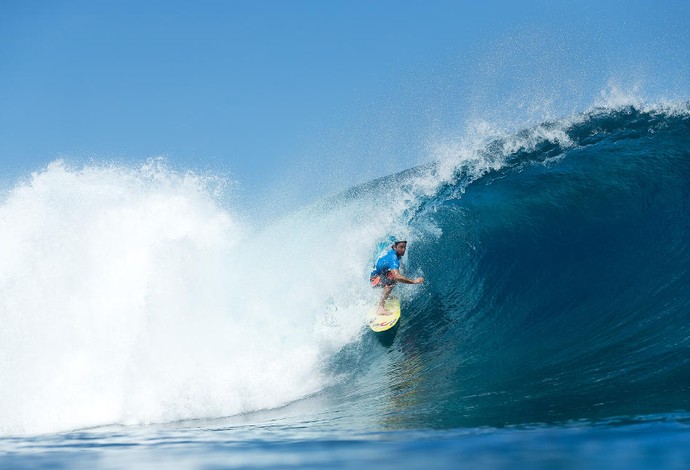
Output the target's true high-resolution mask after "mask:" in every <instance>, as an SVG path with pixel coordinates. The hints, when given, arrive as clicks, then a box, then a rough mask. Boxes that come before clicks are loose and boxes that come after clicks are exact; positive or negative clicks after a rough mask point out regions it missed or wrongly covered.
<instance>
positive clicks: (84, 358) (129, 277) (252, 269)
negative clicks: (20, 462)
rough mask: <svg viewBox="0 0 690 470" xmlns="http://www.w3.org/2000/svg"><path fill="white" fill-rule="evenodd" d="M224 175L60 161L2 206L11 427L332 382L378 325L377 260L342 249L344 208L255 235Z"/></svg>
mask: <svg viewBox="0 0 690 470" xmlns="http://www.w3.org/2000/svg"><path fill="white" fill-rule="evenodd" d="M215 183H217V182H214V181H209V180H208V179H207V178H203V177H200V176H198V175H194V174H189V173H179V172H175V171H171V170H170V169H167V168H166V167H165V166H164V165H162V164H161V163H160V162H156V161H154V162H149V163H148V164H146V165H144V166H143V167H141V168H133V169H132V168H123V167H117V166H109V167H96V166H91V167H85V168H80V169H71V168H69V167H68V166H67V165H65V164H63V163H61V162H56V163H53V164H51V165H50V166H49V167H48V168H47V169H45V170H44V171H41V172H37V173H35V174H33V175H32V178H31V180H30V181H29V182H27V183H25V184H21V185H19V186H17V187H16V188H15V189H14V190H12V191H11V192H10V193H9V195H8V196H7V197H6V199H5V200H4V201H2V203H1V204H0V226H2V228H3V230H2V231H1V233H0V260H1V262H0V292H1V293H2V296H1V297H0V323H1V324H2V328H1V329H0V377H2V381H1V382H0V432H1V433H2V434H5V435H7V434H19V433H43V432H52V431H59V430H66V429H75V428H82V427H86V426H97V425H104V424H109V423H147V422H160V421H172V420H179V419H186V418H197V417H218V416H228V415H232V414H236V413H242V412H247V411H253V410H257V409H263V408H271V407H276V406H281V405H283V404H285V403H288V402H290V401H293V400H296V399H299V398H301V397H304V396H307V395H309V394H312V393H314V392H316V391H318V390H320V389H322V388H323V387H324V386H326V385H327V384H328V381H329V378H328V377H327V376H326V375H325V374H324V371H323V362H324V361H325V360H326V359H327V358H328V357H329V355H330V354H332V353H333V352H335V351H337V350H338V349H339V348H341V347H342V346H343V345H344V344H346V343H347V342H349V341H352V340H353V339H354V338H356V337H357V336H358V335H359V334H360V331H361V327H362V326H363V325H364V321H365V317H366V309H365V308H364V304H363V302H364V300H361V299H359V300H358V298H357V296H358V295H359V294H358V289H359V292H361V293H364V292H366V293H367V294H369V290H367V289H366V282H361V281H362V280H361V277H362V276H361V273H362V269H366V267H365V266H366V264H367V261H366V260H361V259H360V260H357V259H355V258H348V257H344V258H343V257H342V256H343V253H342V252H339V249H340V250H342V249H344V247H340V248H338V247H337V238H338V237H337V233H336V232H337V231H340V230H342V229H343V227H342V224H341V223H340V222H341V221H339V220H337V218H331V219H329V218H328V217H326V218H324V220H321V221H319V220H306V221H304V222H303V223H302V224H301V225H300V224H298V225H295V224H294V223H291V222H290V221H289V220H288V221H285V222H282V223H277V224H276V225H275V226H274V227H272V228H271V229H269V230H268V231H266V232H265V233H262V234H251V229H250V228H249V227H246V226H242V225H241V224H239V223H238V222H237V219H236V217H234V216H233V214H232V213H230V212H229V211H228V210H225V209H223V208H222V207H221V205H220V204H219V202H218V200H217V198H216V197H215V196H214V194H213V193H214V188H215V187H216V185H215ZM338 227H339V228H338ZM364 232H366V229H364ZM250 234H251V235H250ZM362 245H364V242H362ZM343 260H344V261H343ZM355 271H357V276H355V277H356V278H357V279H356V282H354V281H353V277H352V273H353V272H355ZM359 296H360V297H361V295H359ZM353 299H354V300H353Z"/></svg>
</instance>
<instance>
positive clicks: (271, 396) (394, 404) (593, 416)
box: [0, 106, 690, 435]
mask: <svg viewBox="0 0 690 470" xmlns="http://www.w3.org/2000/svg"><path fill="white" fill-rule="evenodd" d="M689 116H690V110H688V108H687V106H680V107H678V108H675V109H662V108H659V109H642V108H640V107H623V108H616V109H596V110H593V111H591V112H589V113H587V114H585V115H580V116H575V117H573V118H571V119H568V120H564V121H559V122H549V123H544V124H542V125H540V126H537V127H536V128H533V129H528V130H525V131H523V132H519V133H516V134H514V135H508V136H504V137H500V138H492V139H488V140H482V141H481V142H479V143H476V144H472V145H469V146H466V147H464V148H463V149H461V150H458V151H456V152H455V153H453V152H450V154H451V156H450V157H448V158H444V159H443V160H442V161H439V162H438V163H435V164H430V165H425V166H422V167H418V168H414V169H412V170H409V171H406V172H403V173H400V174H397V175H392V176H390V177H387V178H383V179H380V180H376V181H372V182H370V183H368V184H365V185H362V186H359V187H356V188H352V189H351V190H349V191H347V192H346V193H344V194H341V195H338V196H335V197H332V198H329V199H326V200H324V201H321V202H319V203H318V204H315V205H313V206H311V207H308V208H306V209H303V210H301V211H299V212H297V213H294V214H289V215H287V216H285V217H284V218H282V219H280V220H278V221H275V222H273V223H271V224H269V225H268V227H267V228H262V229H255V228H252V226H251V221H248V220H243V219H242V218H240V217H238V216H237V215H236V214H235V213H234V212H233V211H232V210H230V209H229V208H228V207H226V206H225V205H224V204H223V202H222V201H223V200H224V199H223V191H222V187H221V186H222V181H221V180H218V179H216V178H210V177H203V176H199V175H195V174H191V173H180V172H175V171H173V170H170V169H169V168H166V166H165V165H164V164H162V163H161V162H158V161H152V162H149V163H147V164H146V165H144V166H142V167H141V168H124V167H118V166H88V167H85V168H81V169H74V168H70V167H69V166H68V165H65V164H64V163H61V162H56V163H54V164H52V165H50V166H49V167H48V168H47V169H45V170H44V171H41V172H37V173H35V174H33V175H32V177H31V179H30V180H28V181H26V182H23V183H20V184H18V185H17V186H16V187H15V188H14V189H12V190H11V191H10V192H9V193H8V194H7V195H6V197H4V199H3V200H2V204H1V205H0V222H1V226H2V227H3V231H2V233H0V259H1V260H2V263H1V264H0V292H2V294H3V295H2V298H0V319H1V321H2V328H1V329H0V376H1V377H2V378H3V379H2V382H0V433H2V434H5V435H10V434H21V433H42V432H52V431H62V430H69V429H78V428H83V427H88V426H100V425H107V424H113V423H152V422H165V421H176V420H184V419H191V418H217V417H223V416H231V415H236V414H241V413H251V412H253V411H257V410H262V409H268V408H276V407H280V406H282V405H285V404H288V403H291V402H294V401H296V400H300V399H303V398H305V397H313V398H311V399H308V400H306V401H305V400H303V401H302V402H301V403H302V405H300V406H301V408H298V409H299V410H303V409H305V407H306V408H307V409H311V410H312V411H313V410H314V409H317V410H323V409H324V408H326V409H327V410H331V411H336V412H337V414H338V422H348V423H353V422H360V423H363V422H367V423H376V424H378V425H380V426H384V427H388V428H427V429H428V428H434V427H438V428H453V427H462V426H486V425H489V426H491V425H498V426H502V425H510V424H520V423H541V422H550V423H553V422H568V421H571V420H597V419H601V418H606V417H612V416H637V415H645V414H650V413H667V412H668V413H670V412H675V411H678V410H690V403H689V397H690V393H689V392H690V354H689V353H690V321H689V320H690V290H689V289H688V288H687V286H688V285H689V284H690V247H689V243H688V240H689V239H690V237H689V231H690V215H689V214H690V210H689V208H690V117H689ZM389 234H396V235H400V236H404V237H406V238H408V239H409V240H410V244H409V249H408V258H409V259H408V260H407V265H408V266H409V269H410V271H409V274H410V275H423V276H425V277H426V279H427V281H428V282H427V283H426V284H425V285H424V286H399V287H397V288H396V290H397V291H398V294H399V295H400V296H401V298H402V309H403V320H402V324H401V326H400V329H399V331H398V333H397V338H396V340H395V343H394V344H393V347H392V348H391V349H390V350H385V349H383V348H382V347H381V346H380V345H379V344H378V343H376V341H375V340H373V338H372V337H371V335H370V334H369V333H368V331H367V328H366V322H367V310H368V308H369V306H370V305H371V304H372V303H373V302H374V301H375V296H376V294H377V293H376V292H372V289H371V288H370V287H369V286H368V283H367V277H368V272H369V271H370V267H371V261H372V256H373V251H374V250H375V247H376V243H377V242H378V241H380V240H383V239H385V237H386V236H387V235H389ZM305 403H307V404H306V405H305ZM286 413H287V411H286ZM299 413H301V411H298V414H299ZM344 417H345V418H347V417H349V419H345V420H343V419H342V418H344ZM298 419H300V418H298ZM334 423H335V421H334Z"/></svg>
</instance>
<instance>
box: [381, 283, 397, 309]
mask: <svg viewBox="0 0 690 470" xmlns="http://www.w3.org/2000/svg"><path fill="white" fill-rule="evenodd" d="M394 286H395V284H393V285H390V286H384V287H383V294H381V301H380V302H379V307H381V308H382V309H385V306H384V305H385V303H386V299H388V296H389V295H391V291H392V290H393V287H394Z"/></svg>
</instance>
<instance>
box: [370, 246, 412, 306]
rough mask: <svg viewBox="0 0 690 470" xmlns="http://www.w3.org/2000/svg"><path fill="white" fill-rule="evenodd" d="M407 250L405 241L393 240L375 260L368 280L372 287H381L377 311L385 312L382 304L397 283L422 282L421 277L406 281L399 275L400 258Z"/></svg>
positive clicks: (406, 279)
mask: <svg viewBox="0 0 690 470" xmlns="http://www.w3.org/2000/svg"><path fill="white" fill-rule="evenodd" d="M406 249H407V241H406V240H395V241H394V242H393V244H392V245H391V246H390V249H388V250H387V251H386V252H385V253H384V254H383V256H381V257H380V258H379V259H378V260H376V264H375V265H374V270H373V271H372V272H371V276H370V277H369V280H370V281H371V285H372V286H373V287H382V288H383V294H382V295H381V301H380V302H379V309H380V310H383V311H385V307H384V303H385V302H386V299H387V298H388V296H389V295H390V293H391V291H392V290H393V287H395V285H396V284H397V283H398V282H402V283H403V284H421V283H422V282H424V278H423V277H418V278H415V279H408V278H406V277H405V276H403V275H402V274H400V258H402V257H403V256H404V255H405V250H406Z"/></svg>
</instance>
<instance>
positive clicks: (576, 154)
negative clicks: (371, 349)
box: [368, 107, 690, 427]
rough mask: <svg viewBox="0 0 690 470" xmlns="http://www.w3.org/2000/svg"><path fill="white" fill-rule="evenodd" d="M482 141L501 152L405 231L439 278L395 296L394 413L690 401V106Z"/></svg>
mask: <svg viewBox="0 0 690 470" xmlns="http://www.w3.org/2000/svg"><path fill="white" fill-rule="evenodd" d="M544 136H547V137H544ZM548 136H551V137H548ZM553 136H558V137H557V138H554V137H553ZM482 153H483V155H484V157H485V159H486V160H489V161H494V162H495V161H500V162H501V164H500V167H499V168H497V169H493V170H487V171H484V172H482V173H481V174H480V175H479V176H477V174H476V172H475V173H473V172H472V171H469V172H468V167H467V166H464V167H463V166H461V167H459V168H458V169H457V170H456V172H455V173H454V175H453V177H452V178H451V179H450V180H449V181H448V182H446V183H445V184H442V185H440V187H439V189H438V191H437V192H436V193H435V194H434V195H433V196H432V197H429V198H427V199H426V200H425V201H424V202H422V203H421V204H419V207H418V208H417V209H416V210H415V212H414V214H413V215H412V216H411V222H410V224H411V225H412V226H413V227H414V226H418V227H428V226H434V227H437V229H438V230H437V232H436V236H434V237H430V236H426V237H420V239H419V240H417V241H415V242H413V243H411V244H410V250H409V252H410V253H409V258H410V259H409V264H410V265H411V266H421V267H422V269H423V272H424V274H425V275H426V277H427V278H428V279H429V284H428V286H427V287H426V288H425V289H424V291H423V292H421V293H419V294H418V295H415V296H413V297H411V298H409V299H408V300H407V302H404V303H403V314H404V317H405V323H404V324H403V326H402V327H401V330H400V332H399V337H398V340H399V341H400V343H399V344H400V348H399V350H398V351H396V353H395V357H394V358H391V363H390V364H389V365H388V366H387V367H388V370H389V375H390V377H389V380H390V382H391V383H393V384H395V386H394V390H395V391H394V392H392V393H393V394H394V395H395V396H398V397H403V398H402V399H399V400H398V404H399V405H400V406H399V408H398V407H396V409H395V410H393V411H390V413H389V415H388V417H387V420H388V421H389V422H390V424H391V425H393V426H405V427H407V426H414V427H417V426H425V427H437V426H438V427H456V426H480V425H508V424H516V423H544V422H548V423H554V422H567V421H571V420H580V419H584V420H597V419H602V418H606V417H611V416H637V415H644V414H651V413H671V412H674V411H678V410H688V409H690V289H688V286H689V285H690V118H689V116H688V113H687V109H685V110H684V111H683V110H681V111H679V110H676V111H669V110H667V111H663V110H640V109H637V108H633V107H624V108H619V109H615V110H606V109H601V110H595V111H592V112H590V113H588V114H587V115H585V116H580V117H578V118H577V119H573V120H571V121H570V122H560V123H547V124H544V125H542V126H539V128H537V129H532V130H529V131H524V132H523V133H521V134H518V135H516V136H512V137H510V138H506V139H497V140H494V141H493V142H492V143H491V144H490V145H488V146H486V147H485V148H484V149H483V150H482ZM408 289H409V288H408ZM368 380H371V378H369V379H368Z"/></svg>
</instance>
